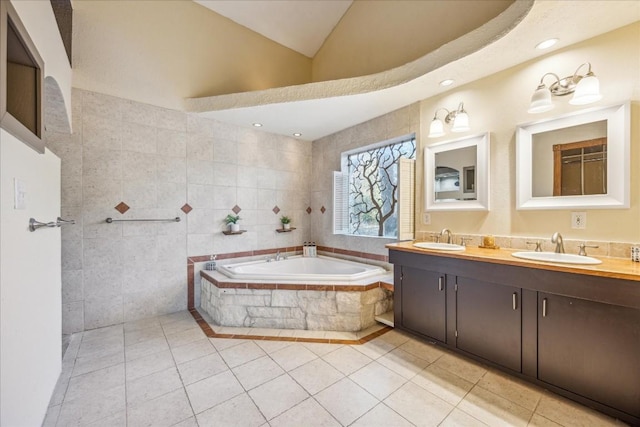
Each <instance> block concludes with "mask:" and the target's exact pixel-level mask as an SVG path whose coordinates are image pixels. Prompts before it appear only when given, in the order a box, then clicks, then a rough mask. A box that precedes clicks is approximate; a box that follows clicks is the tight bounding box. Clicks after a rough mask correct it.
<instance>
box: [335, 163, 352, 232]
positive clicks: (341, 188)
mask: <svg viewBox="0 0 640 427" xmlns="http://www.w3.org/2000/svg"><path fill="white" fill-rule="evenodd" d="M348 185H349V176H348V174H346V173H342V172H335V171H334V172H333V234H347V233H349V186H348Z"/></svg>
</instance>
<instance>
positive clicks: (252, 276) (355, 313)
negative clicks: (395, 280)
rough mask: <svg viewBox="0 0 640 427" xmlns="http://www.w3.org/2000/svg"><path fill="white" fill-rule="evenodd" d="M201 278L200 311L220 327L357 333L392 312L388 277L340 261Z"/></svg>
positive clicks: (239, 266)
mask: <svg viewBox="0 0 640 427" xmlns="http://www.w3.org/2000/svg"><path fill="white" fill-rule="evenodd" d="M200 276H201V278H202V281H201V293H200V295H201V298H200V306H201V308H203V309H204V311H206V312H207V313H208V314H209V316H211V318H212V319H213V321H214V322H215V323H216V324H217V325H220V326H234V327H245V328H247V327H248V328H274V329H307V330H315V331H318V330H321V331H348V332H355V331H360V330H363V329H366V328H368V327H370V326H372V325H374V324H375V323H376V322H375V316H378V315H380V314H382V313H386V312H388V311H389V310H392V309H393V286H392V285H389V284H388V283H389V282H391V283H392V279H391V281H390V278H389V276H390V272H388V271H386V270H384V269H383V268H381V267H376V266H372V265H368V264H361V263H358V262H353V261H346V260H342V259H337V258H329V257H323V256H320V257H314V258H310V257H309V258H305V257H301V256H294V257H290V258H288V259H286V260H284V259H283V260H280V261H271V262H266V261H265V260H260V261H252V262H241V263H235V264H227V265H220V266H218V271H205V270H202V271H201V272H200Z"/></svg>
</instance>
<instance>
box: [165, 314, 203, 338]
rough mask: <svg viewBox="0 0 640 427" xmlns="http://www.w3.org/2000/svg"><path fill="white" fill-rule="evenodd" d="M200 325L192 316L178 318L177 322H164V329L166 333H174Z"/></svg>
mask: <svg viewBox="0 0 640 427" xmlns="http://www.w3.org/2000/svg"><path fill="white" fill-rule="evenodd" d="M196 326H198V323H197V322H196V321H195V319H193V318H192V317H190V318H188V319H182V320H178V321H176V322H172V323H168V324H163V325H162V329H163V330H164V333H165V335H173V334H177V333H179V332H184V331H187V330H190V329H193V328H195V327H196Z"/></svg>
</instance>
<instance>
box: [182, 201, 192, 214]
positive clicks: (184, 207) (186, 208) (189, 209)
mask: <svg viewBox="0 0 640 427" xmlns="http://www.w3.org/2000/svg"><path fill="white" fill-rule="evenodd" d="M180 210H181V211H182V212H184V213H186V214H188V213H189V212H191V211H192V210H193V208H192V207H191V206H189V203H185V204H184V206H183V207H181V208H180Z"/></svg>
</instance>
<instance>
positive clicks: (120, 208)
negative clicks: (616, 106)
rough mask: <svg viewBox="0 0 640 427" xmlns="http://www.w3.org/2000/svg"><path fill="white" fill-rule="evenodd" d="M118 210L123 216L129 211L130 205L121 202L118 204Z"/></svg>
mask: <svg viewBox="0 0 640 427" xmlns="http://www.w3.org/2000/svg"><path fill="white" fill-rule="evenodd" d="M116 210H117V211H118V212H120V213H121V214H123V213H125V212H126V211H128V210H129V205H127V204H126V203H125V202H120V203H118V205H117V206H116Z"/></svg>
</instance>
